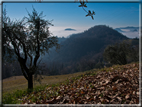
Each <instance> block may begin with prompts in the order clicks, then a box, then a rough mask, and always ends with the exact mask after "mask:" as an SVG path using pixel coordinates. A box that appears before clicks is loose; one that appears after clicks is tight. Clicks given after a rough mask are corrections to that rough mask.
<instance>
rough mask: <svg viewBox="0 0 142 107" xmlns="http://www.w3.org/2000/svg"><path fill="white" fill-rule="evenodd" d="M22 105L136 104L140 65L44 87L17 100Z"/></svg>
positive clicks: (87, 75) (126, 66)
mask: <svg viewBox="0 0 142 107" xmlns="http://www.w3.org/2000/svg"><path fill="white" fill-rule="evenodd" d="M20 100H21V102H22V104H138V103H139V64H138V63H133V64H127V65H122V66H119V67H117V68H115V67H114V68H113V67H111V68H110V69H107V70H105V68H104V69H103V70H101V71H100V72H99V73H97V74H95V75H93V73H88V74H86V75H82V76H80V77H79V78H70V79H68V82H67V83H61V84H60V85H59V86H55V87H52V86H47V87H46V89H45V90H43V91H40V92H36V93H35V92H32V93H30V94H28V95H26V96H23V97H22V99H20Z"/></svg>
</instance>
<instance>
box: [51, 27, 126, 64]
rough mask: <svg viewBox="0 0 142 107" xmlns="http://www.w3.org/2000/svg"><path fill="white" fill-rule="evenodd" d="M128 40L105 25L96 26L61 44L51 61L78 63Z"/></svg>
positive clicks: (72, 36) (52, 53) (74, 35)
mask: <svg viewBox="0 0 142 107" xmlns="http://www.w3.org/2000/svg"><path fill="white" fill-rule="evenodd" d="M127 39H128V38H127V37H126V36H124V35H122V34H121V33H119V32H117V31H116V30H114V29H112V28H110V27H107V26H105V25H98V26H94V27H92V28H90V29H88V30H86V31H84V32H82V33H79V34H73V35H71V36H70V37H69V38H67V39H66V40H64V41H63V42H61V48H60V50H58V53H57V52H51V54H50V59H51V60H56V61H63V62H68V61H78V60H80V59H81V58H82V57H84V56H86V55H89V56H90V55H91V56H90V57H93V56H94V55H95V54H98V53H100V52H103V50H104V48H105V47H106V46H107V45H109V44H115V43H116V42H120V41H122V40H127ZM92 54H93V56H92Z"/></svg>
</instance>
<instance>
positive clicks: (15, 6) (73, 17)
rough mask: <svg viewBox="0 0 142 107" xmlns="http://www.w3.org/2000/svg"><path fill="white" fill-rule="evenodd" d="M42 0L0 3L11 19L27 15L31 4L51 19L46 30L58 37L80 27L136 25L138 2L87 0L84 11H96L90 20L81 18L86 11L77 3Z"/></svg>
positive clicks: (81, 29)
mask: <svg viewBox="0 0 142 107" xmlns="http://www.w3.org/2000/svg"><path fill="white" fill-rule="evenodd" d="M4 1H8V0H4ZM9 1H10V0H9ZM11 1H12V0H11ZM15 1H16V0H15ZM25 1H26V0H25ZM31 1H32V0H31ZM33 1H34V0H33ZM43 1H44V3H34V2H33V3H29V2H27V3H12V2H11V3H7V2H6V3H3V7H4V8H5V7H6V10H7V15H8V16H9V17H10V18H11V19H13V20H14V19H22V18H23V17H24V16H28V15H27V11H26V9H27V10H28V11H29V12H32V6H33V7H34V8H35V9H36V10H37V11H38V12H39V13H40V12H41V11H43V14H44V15H46V17H44V18H45V19H47V20H49V21H50V20H53V21H52V23H53V24H54V26H51V27H50V29H49V30H50V31H51V33H53V35H54V36H60V37H62V36H64V37H67V36H69V35H70V34H73V33H78V32H83V31H84V30H87V29H89V28H90V27H93V26H95V25H108V26H110V27H112V28H118V27H127V26H134V27H138V26H139V3H132V2H130V3H125V2H121V3H113V2H110V3H103V2H101V3H95V2H88V3H86V4H87V6H88V7H87V8H85V9H86V10H87V11H88V10H93V11H95V14H96V15H95V16H94V20H92V19H91V17H90V16H88V17H85V16H86V14H87V13H86V12H85V11H84V10H83V9H82V8H81V7H78V6H79V5H80V3H79V2H76V3H74V2H73V3H67V2H64V3H63V2H46V3H45V1H49V0H43ZM50 1H51V0H50ZM52 1H60V0H52ZM62 1H65V0H62ZM70 1H75V0H70ZM84 1H86V0H84ZM88 1H95V0H88ZM103 1H105V0H103ZM106 1H107V0H106ZM109 1H111V0H109ZM113 1H114V0H113ZM119 1H120V0H119ZM125 1H134V0H125ZM135 1H136V0H135ZM137 1H139V0H137ZM66 28H71V29H74V30H65V29H66Z"/></svg>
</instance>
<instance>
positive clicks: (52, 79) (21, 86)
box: [2, 72, 85, 93]
mask: <svg viewBox="0 0 142 107" xmlns="http://www.w3.org/2000/svg"><path fill="white" fill-rule="evenodd" d="M84 73H85V72H79V73H74V74H67V75H55V76H42V77H43V79H41V84H40V83H39V82H38V81H34V87H36V86H40V85H47V84H48V85H50V84H56V83H60V82H63V81H65V80H66V79H67V78H71V77H74V76H78V75H81V74H84ZM2 83H3V86H2V89H3V93H12V92H14V91H16V90H25V89H27V86H28V82H27V80H26V79H25V77H24V76H13V77H10V78H7V79H3V81H2Z"/></svg>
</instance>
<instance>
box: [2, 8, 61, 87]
mask: <svg viewBox="0 0 142 107" xmlns="http://www.w3.org/2000/svg"><path fill="white" fill-rule="evenodd" d="M27 12H28V11H27ZM43 17H44V16H43V12H41V13H38V12H37V11H36V10H35V9H34V8H33V11H32V13H29V12H28V17H24V18H23V19H22V20H20V21H19V20H18V21H17V20H16V21H11V20H10V18H9V17H8V16H7V15H6V11H4V14H3V23H2V36H3V46H2V47H3V51H6V50H8V51H6V52H7V53H9V52H11V54H13V55H15V57H16V59H17V61H18V62H19V64H20V67H21V70H22V73H23V75H24V77H25V78H26V79H27V81H28V89H33V75H34V74H35V73H36V72H38V71H37V70H38V69H37V68H38V66H37V63H38V61H39V58H40V56H41V55H43V54H45V53H48V52H49V48H52V47H54V46H55V47H56V49H57V48H58V47H59V44H58V43H57V42H58V40H57V37H54V36H51V33H50V32H49V25H51V26H53V24H52V23H51V21H48V20H45V19H43ZM3 54H5V53H3Z"/></svg>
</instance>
